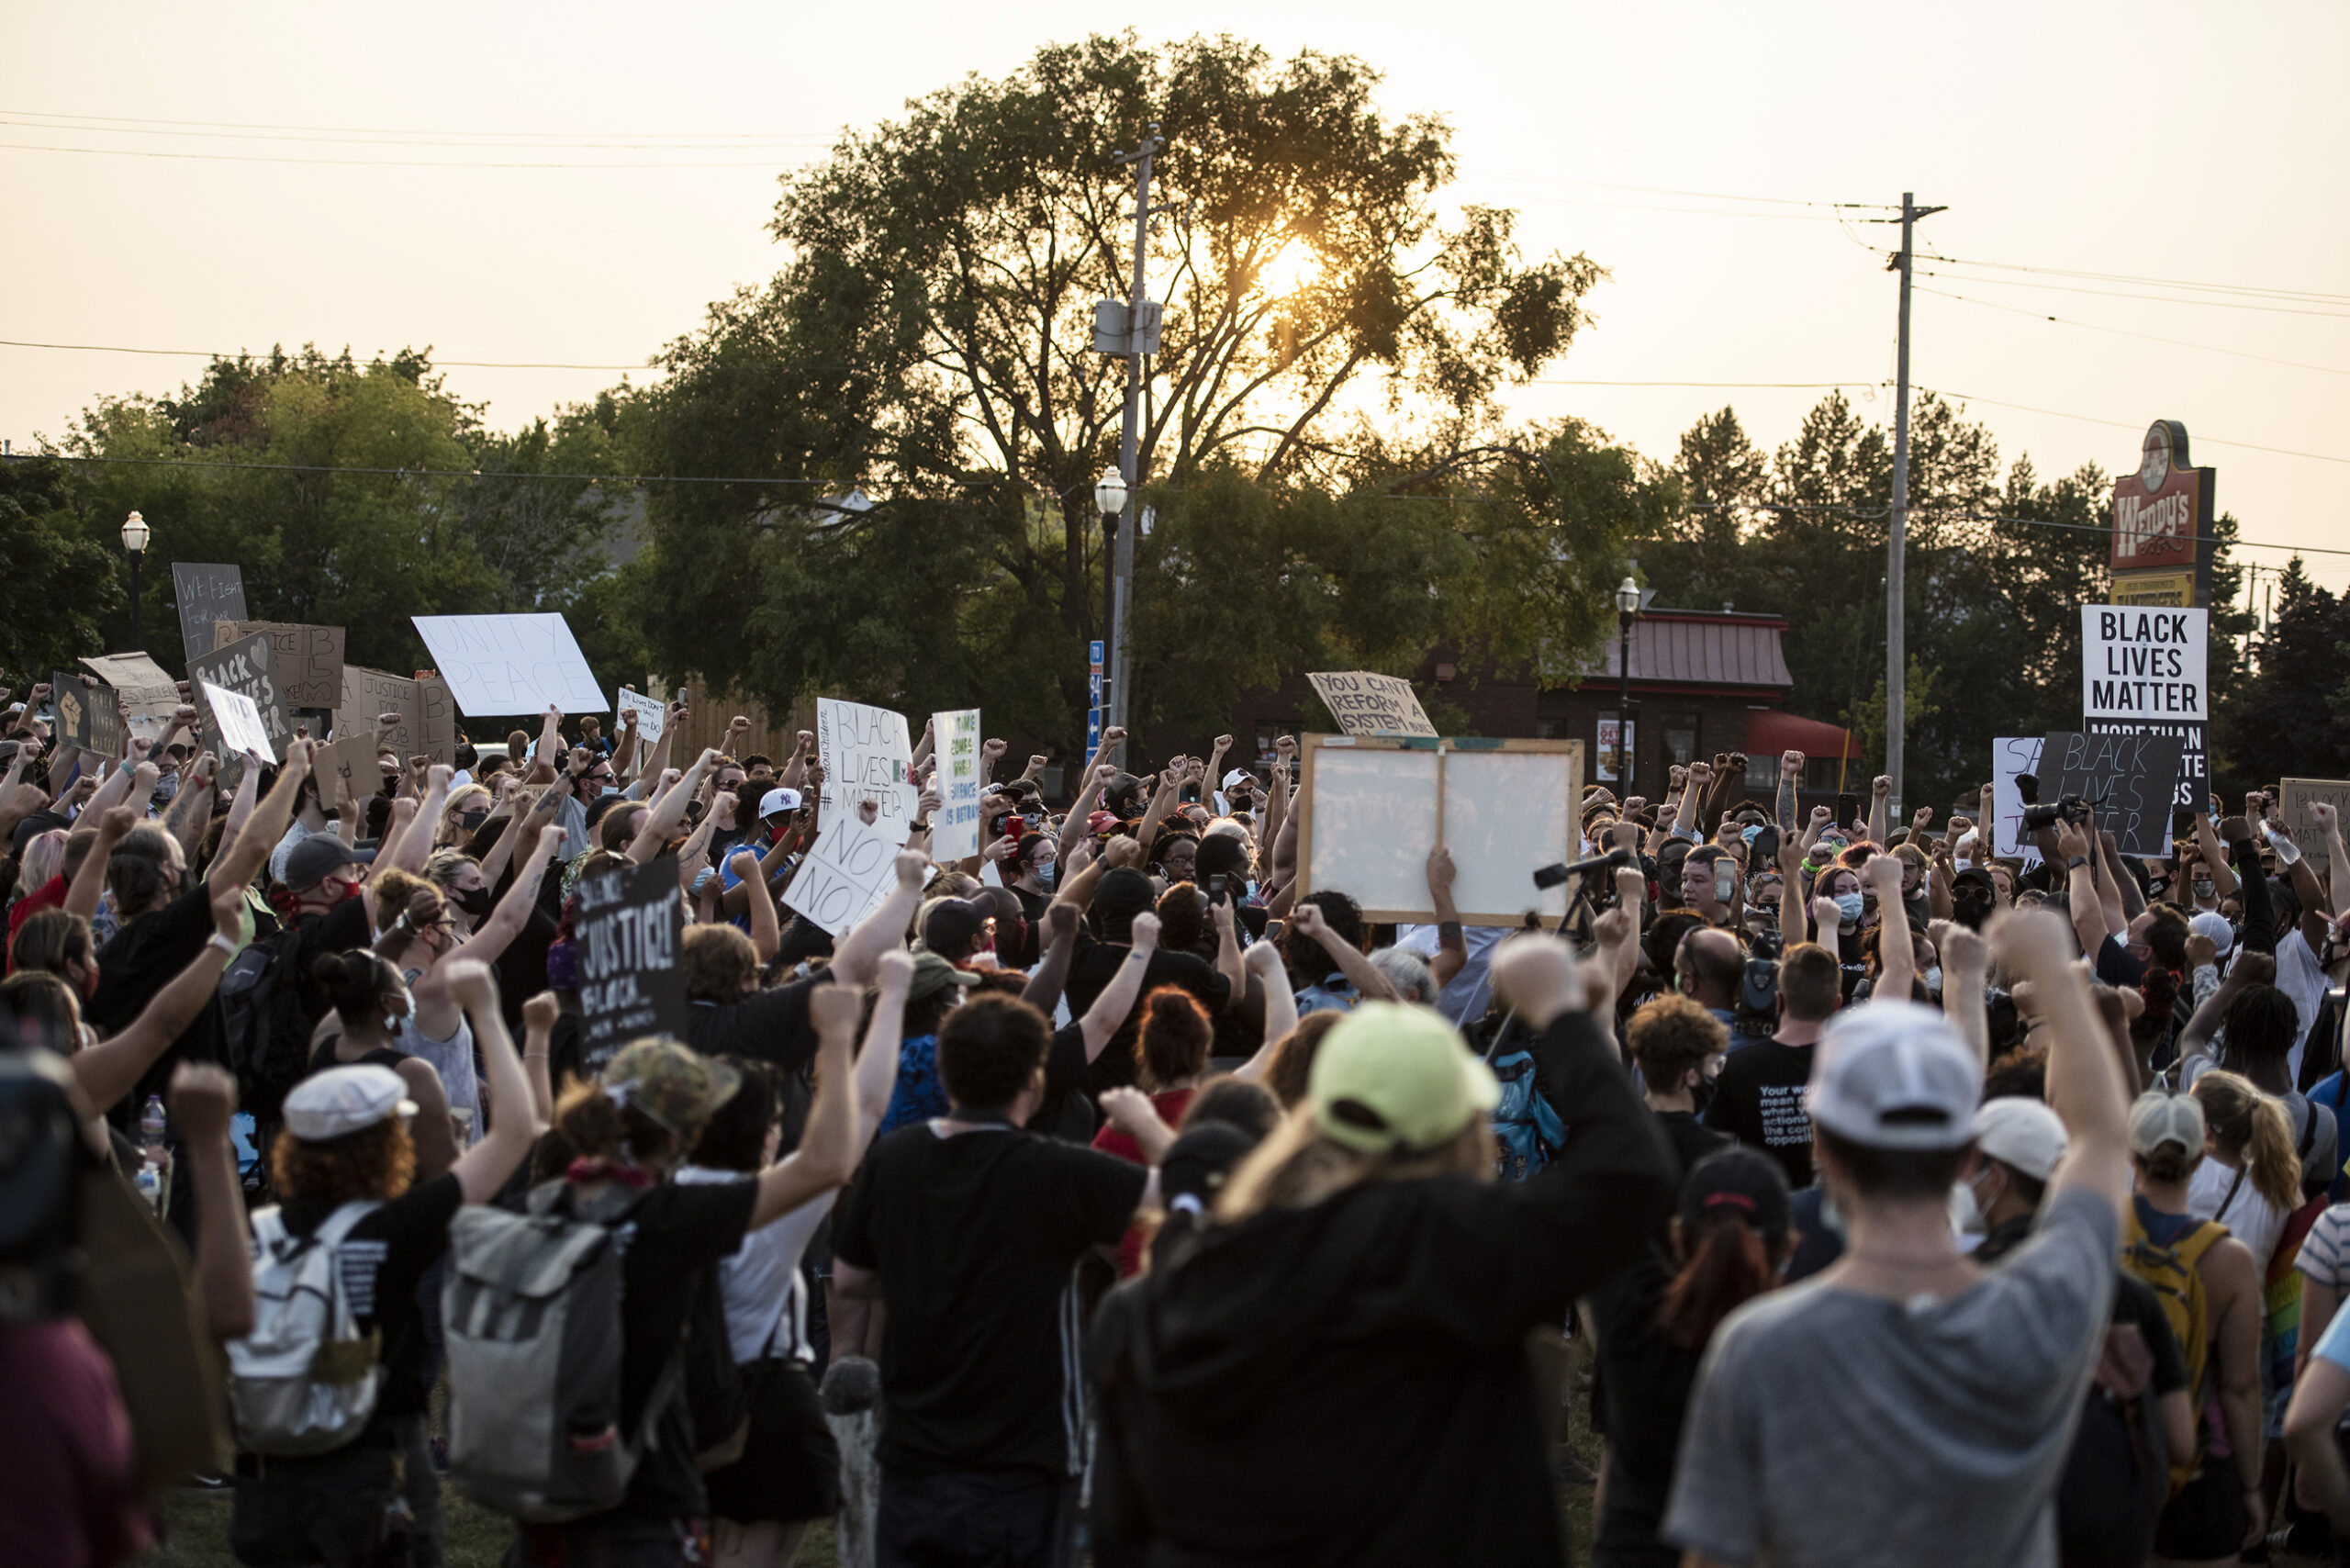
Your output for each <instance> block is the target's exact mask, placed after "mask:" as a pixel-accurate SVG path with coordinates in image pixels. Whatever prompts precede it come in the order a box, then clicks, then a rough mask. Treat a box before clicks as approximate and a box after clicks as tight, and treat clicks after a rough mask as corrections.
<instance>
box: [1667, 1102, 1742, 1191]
mask: <svg viewBox="0 0 2350 1568" xmlns="http://www.w3.org/2000/svg"><path fill="white" fill-rule="evenodd" d="M1655 1115H1656V1120H1657V1125H1658V1126H1661V1127H1662V1128H1663V1129H1664V1141H1665V1142H1667V1143H1669V1144H1671V1145H1672V1146H1673V1158H1674V1159H1678V1160H1679V1161H1680V1162H1681V1179H1682V1180H1683V1181H1684V1182H1686V1181H1687V1180H1688V1179H1689V1172H1690V1171H1692V1170H1695V1169H1696V1168H1697V1161H1699V1160H1701V1159H1705V1158H1706V1156H1707V1155H1709V1154H1711V1153H1713V1152H1714V1151H1715V1150H1717V1149H1723V1148H1729V1146H1730V1145H1731V1144H1732V1143H1734V1142H1736V1141H1737V1140H1736V1139H1734V1138H1732V1137H1730V1136H1729V1134H1728V1133H1720V1132H1715V1131H1714V1130H1712V1129H1711V1128H1709V1127H1707V1126H1706V1125H1705V1124H1704V1123H1702V1122H1700V1121H1698V1119H1697V1113H1696V1112H1695V1111H1659V1112H1656V1113H1655Z"/></svg>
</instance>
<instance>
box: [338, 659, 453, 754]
mask: <svg viewBox="0 0 2350 1568" xmlns="http://www.w3.org/2000/svg"><path fill="white" fill-rule="evenodd" d="M385 713H397V714H398V715H399V716H400V723H399V725H398V727H397V728H396V729H394V730H392V731H391V732H390V733H389V734H386V736H385V737H384V745H386V746H388V747H390V748H391V749H392V750H393V751H396V752H397V753H399V756H400V760H401V761H402V762H403V763H405V762H406V761H407V760H408V758H409V757H411V756H419V755H422V756H430V757H431V759H432V760H433V761H435V762H439V763H445V764H447V765H448V766H450V767H455V766H456V765H457V711H456V703H455V701H454V700H453V698H452V697H451V696H450V694H449V684H448V682H446V681H444V680H442V679H441V678H439V677H438V676H433V675H427V676H424V677H422V678H419V679H416V680H410V679H408V678H407V677H405V676H397V675H388V674H386V673H385V672H384V671H382V670H379V669H369V668H368V667H367V666H365V665H345V666H342V695H341V699H340V700H338V701H337V702H336V703H335V709H334V733H335V735H336V737H337V738H338V739H341V738H345V737H349V736H353V735H366V736H368V737H370V738H371V739H372V738H373V736H374V735H375V720H376V718H377V716H378V715H381V714H385Z"/></svg>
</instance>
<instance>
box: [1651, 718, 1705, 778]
mask: <svg viewBox="0 0 2350 1568" xmlns="http://www.w3.org/2000/svg"><path fill="white" fill-rule="evenodd" d="M1659 727H1660V728H1661V729H1662V731H1663V734H1664V760H1665V765H1666V766H1667V767H1688V766H1689V765H1690V764H1691V763H1693V762H1695V761H1696V760H1697V739H1698V734H1697V715H1696V714H1695V713H1665V714H1662V715H1661V716H1660V723H1659Z"/></svg>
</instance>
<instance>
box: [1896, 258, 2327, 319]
mask: <svg viewBox="0 0 2350 1568" xmlns="http://www.w3.org/2000/svg"><path fill="white" fill-rule="evenodd" d="M1919 275H1920V276H1923V277H1945V276H1947V277H1949V278H1950V280H1951V281H1952V282H1953V283H1974V284H1989V285H1991V286H1994V287H1998V288H2038V289H2045V290H2047V291H2049V292H2051V293H2053V294H2087V295H2094V296H2096V297H2098V298H2099V299H2137V300H2143V301H2145V302H2147V303H2149V304H2154V305H2202V306H2209V307H2210V308H2215V309H2220V310H2257V311H2259V312H2261V313H2262V314H2263V315H2268V316H2315V317H2319V318H2321V319H2325V320H2330V321H2350V311H2344V310H2310V309H2304V308H2301V307H2300V306H2298V305H2264V304H2260V303H2258V302H2257V301H2255V300H2254V299H2181V298H2179V297H2177V296H2176V295H2168V294H2130V293H2125V292H2122V291H2121V290H2117V289H2110V288H2076V287H2075V286H2072V285H2069V284H2062V283H2031V282H2027V281H2026V280H2024V279H2022V278H2009V277H1973V276H1969V275H1968V274H1964V273H1956V274H1944V273H1939V272H1934V271H1931V270H1927V271H1924V272H1922V273H1921V274H1919ZM2326 303H2331V302H2330V301H2329V302H2326Z"/></svg>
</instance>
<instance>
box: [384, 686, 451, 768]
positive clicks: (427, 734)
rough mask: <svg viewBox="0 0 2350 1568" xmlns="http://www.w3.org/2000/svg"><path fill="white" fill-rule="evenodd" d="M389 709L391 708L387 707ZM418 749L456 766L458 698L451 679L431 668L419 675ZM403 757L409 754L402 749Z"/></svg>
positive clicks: (417, 693)
mask: <svg viewBox="0 0 2350 1568" xmlns="http://www.w3.org/2000/svg"><path fill="white" fill-rule="evenodd" d="M386 711H389V710H386ZM416 714H417V727H418V730H419V731H420V734H418V736H417V741H416V749H417V750H418V751H420V752H422V753H423V754H424V755H425V756H429V757H431V759H432V760H433V761H435V762H438V763H442V764H445V765H447V766H448V767H456V766H457V700H456V696H455V694H454V693H453V692H452V691H451V690H450V689H449V683H448V682H447V681H445V680H443V679H442V678H440V677H439V676H437V675H434V674H432V673H431V671H426V672H425V673H423V674H421V675H419V676H418V677H417V678H416ZM401 756H402V760H406V757H407V754H406V753H402V754H401Z"/></svg>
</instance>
